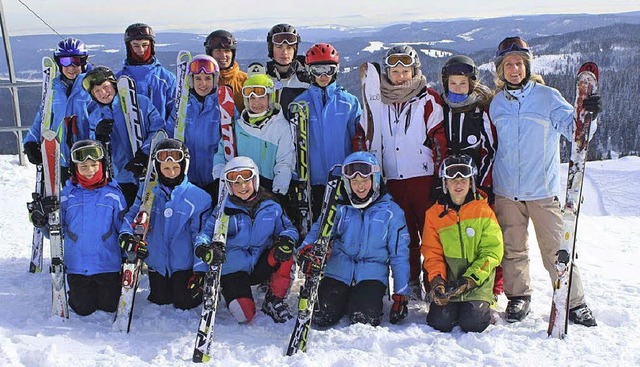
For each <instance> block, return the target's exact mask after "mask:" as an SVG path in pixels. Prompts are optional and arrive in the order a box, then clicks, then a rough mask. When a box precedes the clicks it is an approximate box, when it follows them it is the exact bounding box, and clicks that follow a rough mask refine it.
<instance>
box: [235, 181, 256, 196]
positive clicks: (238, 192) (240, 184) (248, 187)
mask: <svg viewBox="0 0 640 367" xmlns="http://www.w3.org/2000/svg"><path fill="white" fill-rule="evenodd" d="M231 191H232V193H233V195H235V196H237V197H238V198H240V199H241V200H247V199H249V198H250V197H251V196H252V195H253V193H254V192H255V188H254V187H253V178H250V179H248V180H246V181H245V180H243V179H242V178H238V180H237V181H235V182H232V183H231Z"/></svg>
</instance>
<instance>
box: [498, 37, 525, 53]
mask: <svg viewBox="0 0 640 367" xmlns="http://www.w3.org/2000/svg"><path fill="white" fill-rule="evenodd" d="M513 51H524V52H529V44H528V43H527V42H526V41H525V40H523V39H522V38H520V37H517V36H516V37H507V38H505V39H504V40H503V41H502V42H500V44H499V45H498V50H497V51H496V57H500V56H503V55H504V54H506V53H508V52H513Z"/></svg>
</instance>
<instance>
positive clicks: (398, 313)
mask: <svg viewBox="0 0 640 367" xmlns="http://www.w3.org/2000/svg"><path fill="white" fill-rule="evenodd" d="M391 299H393V305H392V306H391V311H389V322H391V323H392V324H397V323H398V322H400V321H402V320H404V319H405V318H406V317H407V315H408V314H409V309H408V308H407V305H408V304H409V299H408V298H407V296H403V295H401V294H394V295H393V296H391Z"/></svg>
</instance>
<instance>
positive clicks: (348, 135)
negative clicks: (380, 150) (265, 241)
mask: <svg viewBox="0 0 640 367" xmlns="http://www.w3.org/2000/svg"><path fill="white" fill-rule="evenodd" d="M305 61H306V64H307V68H308V69H309V73H310V74H311V86H310V87H309V89H307V90H306V91H304V92H302V94H300V95H299V96H298V97H296V99H295V101H296V102H306V103H307V104H308V105H309V135H308V137H307V138H308V139H309V140H308V141H309V148H308V149H309V151H308V154H309V160H310V163H309V166H310V167H309V168H310V172H309V175H310V180H311V190H312V200H311V204H312V211H313V218H314V220H315V219H317V217H318V216H319V215H320V209H321V208H322V200H323V196H324V188H325V185H326V181H327V175H328V174H329V170H330V169H331V167H333V166H334V165H335V164H340V163H341V162H342V161H344V159H345V158H346V157H347V156H348V155H349V154H351V153H352V152H354V151H356V150H364V143H363V142H362V139H360V137H361V135H357V134H356V130H357V126H358V121H359V120H360V115H361V114H362V108H361V107H360V102H359V101H358V99H357V98H356V97H355V96H354V95H353V94H351V93H349V92H347V90H346V89H344V88H343V87H341V86H339V85H338V84H336V79H337V78H338V70H339V68H340V55H339V54H338V50H336V49H335V47H333V46H332V45H330V44H328V43H317V44H315V45H313V46H311V47H310V48H309V50H308V51H307V54H306V58H305Z"/></svg>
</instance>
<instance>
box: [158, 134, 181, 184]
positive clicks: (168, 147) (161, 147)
mask: <svg viewBox="0 0 640 367" xmlns="http://www.w3.org/2000/svg"><path fill="white" fill-rule="evenodd" d="M151 158H152V159H153V165H154V167H155V170H156V172H157V173H158V180H160V182H161V183H162V184H163V185H165V186H169V187H175V186H177V185H179V184H180V183H182V181H183V180H184V177H185V175H186V174H187V170H188V169H189V158H190V156H189V148H187V146H186V145H185V143H184V142H182V141H180V140H178V139H165V140H163V141H161V142H159V143H158V144H157V145H156V146H155V148H154V149H153V154H152V156H151ZM167 161H173V162H176V163H179V164H180V174H179V175H178V176H176V177H174V178H167V177H165V176H164V175H163V174H162V172H161V171H160V163H162V162H167Z"/></svg>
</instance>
